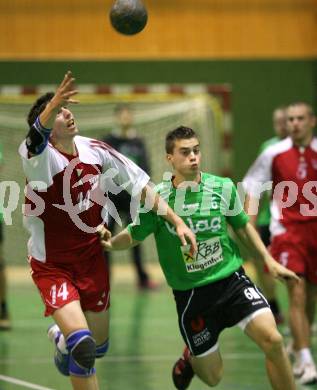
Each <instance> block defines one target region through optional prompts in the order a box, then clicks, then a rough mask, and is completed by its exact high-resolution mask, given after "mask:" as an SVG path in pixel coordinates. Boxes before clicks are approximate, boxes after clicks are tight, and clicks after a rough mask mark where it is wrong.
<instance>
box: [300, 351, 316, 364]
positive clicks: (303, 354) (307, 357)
mask: <svg viewBox="0 0 317 390" xmlns="http://www.w3.org/2000/svg"><path fill="white" fill-rule="evenodd" d="M298 356H299V359H300V360H301V362H302V363H303V364H310V363H313V364H314V360H313V357H312V354H311V352H310V349H309V348H303V349H300V350H299V351H298Z"/></svg>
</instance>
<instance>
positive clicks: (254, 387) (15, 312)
mask: <svg viewBox="0 0 317 390" xmlns="http://www.w3.org/2000/svg"><path fill="white" fill-rule="evenodd" d="M151 272H152V274H153V273H154V276H155V278H156V279H157V280H158V281H160V282H161V283H162V287H161V288H160V290H159V291H156V292H139V291H138V290H137V289H136V287H135V283H134V280H133V277H132V276H133V271H132V269H131V268H130V266H129V265H126V266H124V267H120V268H118V267H117V268H115V269H114V272H113V277H112V279H113V287H112V298H111V299H112V301H111V338H110V339H111V344H110V345H111V347H110V351H109V353H108V355H107V357H106V358H104V359H103V360H100V361H98V363H97V366H96V367H97V373H98V377H99V382H100V389H101V390H126V389H127V390H172V389H173V384H172V381H171V367H172V365H173V363H174V361H175V360H176V358H177V357H178V356H179V354H180V352H181V350H182V346H183V343H182V340H181V338H180V336H179V333H178V328H177V320H176V313H175V308H174V302H173V297H172V294H171V292H170V290H169V289H168V288H167V287H166V286H165V284H164V282H163V279H162V277H161V274H160V272H159V271H158V270H157V268H156V267H154V268H153V269H151ZM9 275H10V289H9V292H10V309H11V316H12V322H13V328H12V330H11V331H9V332H0V390H19V389H37V390H53V389H54V390H67V389H70V388H71V387H70V384H69V382H68V380H67V379H65V378H64V377H62V376H61V375H60V374H59V373H58V372H57V370H56V369H55V366H54V364H53V361H52V356H53V346H52V345H51V344H50V343H49V342H48V339H47V336H46V329H47V327H48V325H49V324H50V323H51V321H50V319H47V318H44V317H43V315H42V312H43V306H42V303H41V301H40V298H39V296H38V293H37V291H36V289H35V287H34V286H33V285H32V283H31V282H30V276H29V275H28V272H27V271H26V270H25V269H22V270H16V269H15V270H12V269H11V270H10V272H9ZM131 275H132V276H131ZM279 296H280V300H281V301H285V290H284V288H283V287H281V286H280V287H279ZM284 307H285V305H284ZM282 331H283V332H286V333H287V330H286V329H285V327H284V328H282ZM220 345H221V352H222V354H223V358H224V366H225V371H224V378H223V380H222V382H221V383H220V384H219V385H218V386H217V387H216V388H217V389H219V390H268V389H270V386H269V384H268V381H267V378H266V375H265V369H264V359H263V356H262V354H261V352H260V351H259V350H258V348H257V346H256V345H254V344H253V343H252V342H251V341H250V340H249V339H248V338H247V337H246V336H245V335H244V334H243V333H242V332H241V331H240V330H239V329H237V328H234V329H228V330H226V331H225V332H224V333H223V335H222V336H221V338H220ZM207 388H208V387H207V386H205V385H203V384H202V383H201V382H200V381H199V380H197V379H194V380H193V382H192V384H191V386H190V388H189V389H190V390H204V389H207ZM301 388H302V389H303V388H304V387H300V386H298V389H301ZM306 388H308V387H306ZM309 388H311V389H314V388H316V389H317V386H310V387H309ZM285 390H287V389H285Z"/></svg>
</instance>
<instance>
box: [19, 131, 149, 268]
mask: <svg viewBox="0 0 317 390" xmlns="http://www.w3.org/2000/svg"><path fill="white" fill-rule="evenodd" d="M74 143H75V146H76V149H77V156H76V157H74V156H70V155H66V154H64V153H61V152H60V151H58V150H57V149H56V148H54V146H53V145H51V144H50V143H49V144H48V145H47V147H46V148H45V149H44V151H43V152H42V153H41V154H39V155H36V156H32V157H30V156H29V154H28V150H27V147H26V144H25V141H24V142H23V143H22V144H21V146H20V148H19V152H20V155H21V157H22V162H23V169H24V172H25V175H26V178H27V190H26V191H27V192H26V201H25V210H24V223H25V226H26V227H27V229H28V230H29V232H30V235H31V236H30V240H29V242H28V252H29V256H31V257H32V258H34V259H36V260H38V261H41V262H52V263H72V262H80V261H84V260H85V259H87V258H90V257H91V256H93V255H94V254H95V253H98V252H99V253H100V243H99V239H98V236H97V234H96V233H95V228H96V227H97V226H98V225H99V224H100V223H103V222H104V221H105V217H106V214H107V209H106V207H107V206H106V204H107V197H105V196H104V194H105V193H108V192H109V191H111V192H114V193H118V192H120V191H121V190H122V188H125V189H126V190H127V191H128V192H130V193H132V194H137V193H138V192H139V191H141V189H142V188H143V187H144V186H145V185H146V184H147V182H148V181H149V176H148V175H147V174H146V173H145V172H144V171H143V170H142V169H141V168H139V167H138V166H137V165H136V164H134V163H133V162H132V161H131V160H129V159H128V158H126V157H125V156H123V155H122V154H120V153H118V152H117V151H116V150H114V149H113V148H111V147H110V146H109V145H107V144H105V143H103V142H101V141H97V140H94V139H91V138H86V137H81V136H76V137H74Z"/></svg>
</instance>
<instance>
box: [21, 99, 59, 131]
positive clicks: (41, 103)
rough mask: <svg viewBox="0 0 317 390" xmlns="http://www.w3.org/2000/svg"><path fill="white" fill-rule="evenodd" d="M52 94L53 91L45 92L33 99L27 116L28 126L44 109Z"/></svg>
mask: <svg viewBox="0 0 317 390" xmlns="http://www.w3.org/2000/svg"><path fill="white" fill-rule="evenodd" d="M53 96H54V92H47V93H45V94H44V95H42V96H40V97H39V98H38V99H37V100H36V101H35V103H34V104H33V106H32V107H31V109H30V111H29V113H28V116H27V121H28V124H29V126H30V127H31V126H32V125H33V124H34V122H35V120H36V118H37V117H38V116H39V115H40V113H41V112H43V111H44V109H45V107H46V105H47V103H48V102H49V101H50V100H52V97H53Z"/></svg>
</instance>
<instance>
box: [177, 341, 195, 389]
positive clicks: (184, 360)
mask: <svg viewBox="0 0 317 390" xmlns="http://www.w3.org/2000/svg"><path fill="white" fill-rule="evenodd" d="M189 357H190V351H189V349H188V348H187V347H185V349H184V352H183V355H182V356H181V357H180V358H179V359H178V360H177V362H176V363H175V364H174V366H173V370H172V378H173V382H174V385H175V387H176V389H178V390H185V389H187V387H188V386H189V384H190V382H191V380H192V379H193V376H194V375H195V374H194V371H193V369H192V366H191V364H190V361H189Z"/></svg>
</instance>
